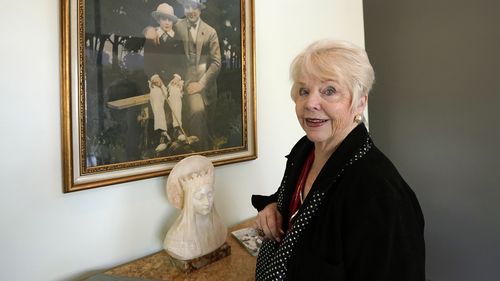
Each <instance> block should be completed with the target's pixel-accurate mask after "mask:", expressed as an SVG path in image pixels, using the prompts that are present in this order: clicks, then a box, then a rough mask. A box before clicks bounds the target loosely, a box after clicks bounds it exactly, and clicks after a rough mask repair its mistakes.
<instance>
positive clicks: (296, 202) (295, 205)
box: [288, 149, 314, 225]
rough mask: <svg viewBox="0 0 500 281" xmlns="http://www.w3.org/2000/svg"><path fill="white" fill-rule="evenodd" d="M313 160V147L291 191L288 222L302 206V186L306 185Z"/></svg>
mask: <svg viewBox="0 0 500 281" xmlns="http://www.w3.org/2000/svg"><path fill="white" fill-rule="evenodd" d="M313 162H314V149H313V150H311V152H310V153H309V155H308V156H307V159H306V162H305V163H304V166H302V170H301V171H300V177H299V180H298V181H297V185H296V186H295V192H294V193H293V197H292V201H291V202H290V213H289V219H288V223H289V225H292V219H293V218H294V217H295V215H297V213H298V212H299V208H300V206H302V201H303V198H302V193H303V191H304V186H305V185H306V179H307V175H308V174H309V170H311V166H312V163H313Z"/></svg>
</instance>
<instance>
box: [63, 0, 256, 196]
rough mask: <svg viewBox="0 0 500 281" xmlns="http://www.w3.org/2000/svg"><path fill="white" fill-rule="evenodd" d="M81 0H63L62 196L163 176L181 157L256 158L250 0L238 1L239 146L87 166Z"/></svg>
mask: <svg viewBox="0 0 500 281" xmlns="http://www.w3.org/2000/svg"><path fill="white" fill-rule="evenodd" d="M85 3H86V1H85V0H61V122H62V129H61V130H62V132H61V134H62V164H63V183H64V190H63V191H64V192H73V191H79V190H84V189H89V188H96V187H101V186H106V185H112V184H118V183H124V182H129V181H135V180H140V179H146V178H151V177H157V176H164V175H167V174H168V173H169V172H170V170H171V169H172V168H173V166H174V165H175V163H176V162H177V161H179V160H180V159H182V158H184V157H186V156H189V155H192V154H202V155H205V156H207V157H209V158H210V159H211V160H212V162H213V163H214V165H216V166H217V165H224V164H230V163H236V162H241V161H247V160H252V159H256V158H257V141H256V94H255V37H254V1H253V0H240V5H241V6H240V19H241V22H240V24H241V26H240V27H241V42H240V43H241V81H242V85H241V90H242V105H241V114H242V128H243V130H242V138H243V141H242V145H241V146H236V147H230V148H223V149H217V150H210V151H201V152H194V153H189V154H180V155H172V156H162V157H156V158H151V159H137V161H128V162H120V163H112V164H104V165H97V166H95V167H89V166H87V159H86V155H87V154H86V153H85V145H86V144H85V139H86V133H85V126H84V125H85V114H86V112H85V101H86V95H87V93H86V89H85V83H86V81H85V66H84V64H85V57H84V56H85V54H84V51H85V50H84V42H85V40H84V36H85V14H84V13H85Z"/></svg>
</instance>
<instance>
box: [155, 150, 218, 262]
mask: <svg viewBox="0 0 500 281" xmlns="http://www.w3.org/2000/svg"><path fill="white" fill-rule="evenodd" d="M166 189H167V198H168V200H169V201H170V202H171V203H172V204H173V205H174V206H175V207H176V208H179V209H181V210H182V211H181V214H180V215H179V217H178V218H177V219H176V221H175V222H174V224H173V225H172V226H171V227H170V229H169V230H168V232H167V235H166V236H165V241H164V243H163V248H164V249H165V250H166V251H167V252H168V254H169V255H170V256H172V257H174V258H176V259H178V260H190V259H194V258H197V257H201V256H203V255H206V254H209V253H211V252H213V251H214V250H216V249H217V248H219V247H220V246H222V244H224V242H225V241H226V234H227V228H226V226H225V225H224V224H223V223H222V221H221V219H220V217H219V214H218V213H217V211H216V209H215V206H214V166H213V165H212V162H211V161H210V160H209V159H208V158H206V157H204V156H200V155H195V156H190V157H187V158H184V159H183V160H181V161H180V162H179V163H177V164H176V165H175V166H174V168H173V169H172V172H171V173H170V176H169V177H168V179H167V186H166Z"/></svg>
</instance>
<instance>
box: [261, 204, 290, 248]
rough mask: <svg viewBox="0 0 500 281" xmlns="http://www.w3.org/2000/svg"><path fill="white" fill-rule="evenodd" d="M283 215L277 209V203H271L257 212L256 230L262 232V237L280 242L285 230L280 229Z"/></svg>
mask: <svg viewBox="0 0 500 281" xmlns="http://www.w3.org/2000/svg"><path fill="white" fill-rule="evenodd" d="M282 222H283V217H282V216H281V213H280V212H279V211H278V205H277V204H276V203H271V204H269V205H267V206H266V207H265V208H264V209H262V211H260V212H259V213H258V214H257V220H256V221H255V223H256V224H257V230H259V231H260V232H264V237H265V238H267V239H272V240H275V241H278V242H280V241H281V238H283V235H284V234H285V232H283V229H281V225H282Z"/></svg>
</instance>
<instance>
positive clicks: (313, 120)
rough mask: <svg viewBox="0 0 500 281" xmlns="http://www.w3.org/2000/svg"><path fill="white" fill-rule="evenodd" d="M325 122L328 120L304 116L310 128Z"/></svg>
mask: <svg viewBox="0 0 500 281" xmlns="http://www.w3.org/2000/svg"><path fill="white" fill-rule="evenodd" d="M326 122H328V119H318V118H306V125H307V126H308V127H311V128H317V127H321V126H323V125H324V124H325V123H326Z"/></svg>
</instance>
